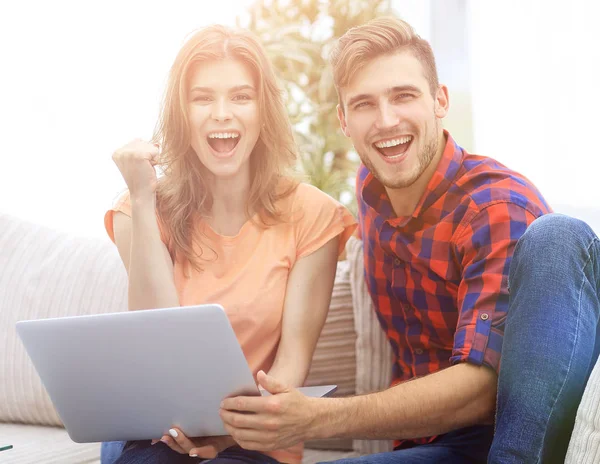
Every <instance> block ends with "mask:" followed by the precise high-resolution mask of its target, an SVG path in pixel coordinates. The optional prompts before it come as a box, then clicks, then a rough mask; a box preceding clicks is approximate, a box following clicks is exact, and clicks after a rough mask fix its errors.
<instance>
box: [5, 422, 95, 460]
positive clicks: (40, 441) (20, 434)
mask: <svg viewBox="0 0 600 464" xmlns="http://www.w3.org/2000/svg"><path fill="white" fill-rule="evenodd" d="M5 444H6V445H13V449H11V450H8V451H0V462H6V463H9V462H10V463H11V464H30V463H32V462H36V463H41V462H43V463H44V464H64V463H75V462H76V463H80V464H84V463H86V464H91V463H94V464H97V463H99V462H100V444H99V443H86V444H80V443H74V442H73V441H71V439H70V438H69V435H68V434H67V431H66V430H65V429H63V428H59V427H47V426H35V425H23V424H0V445H5Z"/></svg>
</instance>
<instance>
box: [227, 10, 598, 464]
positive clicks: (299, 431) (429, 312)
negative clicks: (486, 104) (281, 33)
mask: <svg viewBox="0 0 600 464" xmlns="http://www.w3.org/2000/svg"><path fill="white" fill-rule="evenodd" d="M331 63H332V66H333V71H334V80H335V84H336V88H337V90H338V96H339V106H338V115H339V119H340V123H341V127H342V130H343V131H344V133H345V134H346V135H347V136H348V137H350V138H351V139H352V142H353V144H354V146H355V148H356V151H357V152H358V154H359V155H360V157H361V160H362V162H363V165H362V166H361V168H360V169H359V172H358V176H357V197H358V204H359V222H360V233H361V236H362V239H363V241H364V253H365V276H366V282H367V285H368V288H369V291H370V293H371V296H372V298H373V301H374V304H375V309H376V311H377V315H378V317H379V320H380V322H381V325H382V327H383V329H384V330H385V331H386V333H387V335H388V338H389V341H390V343H391V345H392V348H393V351H394V354H395V362H394V370H393V386H392V387H391V388H389V389H388V390H385V391H382V392H378V393H373V394H370V395H364V396H358V397H351V398H319V399H311V398H306V397H304V396H303V395H301V394H300V393H298V391H296V390H294V389H293V388H289V387H287V386H286V385H283V384H281V383H280V382H279V381H278V380H277V379H274V378H271V377H268V376H266V375H265V374H264V373H262V372H261V373H259V375H258V380H259V382H260V383H261V384H262V386H263V387H264V388H266V389H267V390H269V391H270V392H271V393H274V395H273V396H272V397H268V398H247V397H238V398H233V399H228V400H225V401H224V403H223V409H222V411H221V417H222V418H223V420H224V422H225V424H226V427H227V429H228V431H229V432H230V433H231V434H232V436H233V438H234V439H235V440H236V441H237V442H238V443H239V444H240V445H241V446H242V447H244V448H248V449H258V450H265V449H275V448H283V447H287V446H289V445H293V444H295V443H297V442H300V441H305V440H308V439H315V438H327V437H334V436H335V437H352V438H370V439H395V440H397V441H396V443H395V445H396V447H395V450H394V451H393V452H390V453H383V454H380V455H375V456H367V457H363V458H357V459H351V460H348V461H347V462H348V463H350V462H351V463H363V462H364V463H366V462H368V463H416V462H444V463H454V462H456V463H464V462H486V460H487V459H488V454H489V462H502V463H504V462H515V463H516V462H527V463H528V462H561V461H562V460H563V459H564V455H565V453H566V449H567V445H568V440H569V434H570V430H571V428H572V426H573V421H574V417H575V413H576V410H577V405H578V403H579V400H580V398H581V394H582V392H583V388H584V386H585V382H586V380H587V376H588V375H589V372H590V371H591V368H592V367H593V365H594V362H595V359H596V357H597V348H596V346H595V340H596V339H597V335H596V330H597V327H598V317H599V316H598V313H599V312H600V303H599V301H598V294H599V293H600V244H599V241H598V239H597V237H595V236H594V234H593V232H592V231H591V229H590V228H589V227H588V226H587V225H585V224H584V223H582V222H581V221H577V220H574V219H570V218H567V217H565V216H559V215H553V214H550V215H547V216H544V217H543V218H541V219H539V220H536V219H537V218H540V217H541V216H543V215H545V214H546V213H549V212H550V209H549V207H548V205H547V204H546V202H545V200H544V199H543V198H542V196H541V195H540V194H539V192H538V191H537V189H536V188H535V187H534V186H533V185H532V184H531V183H530V182H529V181H528V180H527V179H525V178H524V177H523V176H521V175H519V174H517V173H515V172H514V171H511V170H510V169H508V168H506V167H504V166H502V165H501V164H499V163H497V162H496V161H494V160H492V159H490V158H485V157H480V156H474V155H470V154H468V153H466V152H465V151H464V150H463V149H462V148H460V147H459V146H458V145H457V144H456V143H455V142H454V140H453V139H452V137H451V136H450V134H448V133H447V132H445V131H444V130H443V128H442V124H441V119H442V118H443V117H444V116H445V115H446V114H447V112H448V108H449V102H448V90H447V88H446V87H445V86H444V85H440V84H439V83H438V78H437V71H436V67H435V60H434V57H433V53H432V51H431V48H430V46H429V44H428V43H427V42H425V41H424V40H422V39H421V38H419V37H418V36H417V35H416V34H415V33H414V31H413V30H412V28H411V27H410V26H409V25H408V24H407V23H405V22H403V21H400V20H398V19H394V18H379V19H376V20H374V21H371V22H369V23H367V24H366V25H363V26H360V27H357V28H353V29H351V30H350V31H348V32H347V33H346V34H345V35H344V36H343V37H342V38H341V39H340V40H339V43H338V44H337V47H336V48H335V50H334V51H333V53H332V57H331ZM499 136H503V137H506V139H507V146H506V148H507V149H510V134H500V133H499ZM534 221H535V222H534ZM532 223H533V225H532ZM517 242H519V244H518V246H517ZM509 271H510V272H509ZM509 274H510V276H509ZM509 281H510V298H509ZM507 315H508V317H507ZM503 339H504V342H503ZM503 343H504V347H503ZM501 351H502V368H501V369H500V354H501ZM248 412H251V413H254V414H247V413H248ZM494 417H495V419H496V420H495V427H496V433H495V437H494V425H493V423H494ZM492 440H494V443H493V445H492ZM490 446H491V450H490ZM344 462H346V461H344Z"/></svg>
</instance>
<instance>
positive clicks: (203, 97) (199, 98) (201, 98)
mask: <svg viewBox="0 0 600 464" xmlns="http://www.w3.org/2000/svg"><path fill="white" fill-rule="evenodd" d="M192 101H194V102H207V101H210V97H207V96H206V95H199V96H197V97H194V98H193V99H192Z"/></svg>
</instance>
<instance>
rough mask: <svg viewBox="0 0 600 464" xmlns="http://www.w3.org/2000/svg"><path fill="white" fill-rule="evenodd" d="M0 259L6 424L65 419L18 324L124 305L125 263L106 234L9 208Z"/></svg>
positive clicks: (1, 390)
mask: <svg viewBox="0 0 600 464" xmlns="http://www.w3.org/2000/svg"><path fill="white" fill-rule="evenodd" d="M0 265H1V266H2V271H1V273H0V422H23V423H29V424H41V425H60V424H61V422H60V419H59V417H58V415H57V414H56V412H55V410H54V408H53V406H52V403H51V402H50V399H49V398H48V396H47V393H46V391H45V390H44V388H43V387H42V384H41V381H40V379H39V376H38V375H37V373H36V372H35V370H34V368H33V365H32V364H31V362H30V360H29V357H28V356H27V354H26V352H25V350H24V347H23V345H22V343H21V341H20V340H19V339H18V336H17V334H16V331H15V324H16V322H17V321H19V320H26V319H43V318H49V317H59V316H75V315H84V314H98V313H108V312H117V311H124V310H126V309H127V275H126V272H125V269H124V267H123V264H122V263H121V260H120V258H119V255H118V252H117V250H116V248H115V246H114V245H113V244H112V243H110V241H109V240H108V239H107V240H106V241H103V240H99V239H88V238H82V237H73V236H70V235H68V234H65V233H62V232H57V231H54V230H51V229H48V228H46V227H42V226H39V225H35V224H31V223H29V222H26V221H23V220H21V219H18V218H15V217H12V216H8V215H5V214H0ZM73 349H74V350H76V349H77V347H76V346H74V347H73Z"/></svg>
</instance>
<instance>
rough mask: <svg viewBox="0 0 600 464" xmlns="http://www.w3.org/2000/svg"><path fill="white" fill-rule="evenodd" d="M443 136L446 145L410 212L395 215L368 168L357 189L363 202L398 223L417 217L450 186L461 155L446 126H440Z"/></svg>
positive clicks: (385, 194) (460, 164)
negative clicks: (407, 214)
mask: <svg viewBox="0 0 600 464" xmlns="http://www.w3.org/2000/svg"><path fill="white" fill-rule="evenodd" d="M444 136H445V137H446V146H445V147H444V152H443V153H442V157H441V159H440V161H439V162H438V165H437V167H436V170H435V172H434V173H433V176H431V179H430V180H429V183H428V184H427V187H426V188H425V191H424V192H423V195H422V196H421V199H420V200H419V203H418V204H417V207H416V208H415V211H414V212H413V214H412V215H411V216H409V217H396V215H395V213H394V209H393V208H392V204H391V202H390V200H389V198H388V196H387V193H386V191H385V188H384V187H383V185H382V184H381V183H380V182H379V181H378V180H377V179H375V177H373V174H372V173H371V172H369V173H368V174H367V176H366V178H365V182H364V184H363V188H362V192H361V193H362V199H363V201H364V202H365V203H366V204H367V206H369V207H370V208H371V209H373V210H375V212H376V213H377V214H378V215H379V216H383V218H384V219H387V220H389V221H390V222H392V223H393V225H398V226H400V225H404V224H406V223H407V222H408V221H410V219H412V218H417V217H419V215H420V214H421V213H423V212H424V211H426V210H427V209H428V208H429V207H430V206H431V205H432V204H434V203H435V202H436V201H437V200H438V199H440V198H441V197H442V196H443V195H444V194H445V193H446V192H447V191H448V189H449V188H450V185H451V184H452V182H453V181H454V178H455V177H456V174H457V173H458V170H459V169H460V167H461V166H462V162H463V158H464V152H463V150H462V148H461V147H459V146H458V145H457V144H456V142H455V141H454V139H453V138H452V136H451V135H450V133H449V132H448V131H447V130H444Z"/></svg>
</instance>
